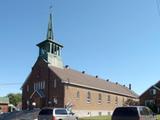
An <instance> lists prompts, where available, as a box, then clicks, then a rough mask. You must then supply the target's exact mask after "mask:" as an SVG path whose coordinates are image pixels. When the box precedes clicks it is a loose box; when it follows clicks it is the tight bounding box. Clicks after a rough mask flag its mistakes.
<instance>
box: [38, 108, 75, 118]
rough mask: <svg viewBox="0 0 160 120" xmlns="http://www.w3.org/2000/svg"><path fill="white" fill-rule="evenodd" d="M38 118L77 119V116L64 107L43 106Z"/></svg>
mask: <svg viewBox="0 0 160 120" xmlns="http://www.w3.org/2000/svg"><path fill="white" fill-rule="evenodd" d="M38 120H78V117H76V116H75V115H74V113H71V112H69V111H67V109H65V108H43V109H42V110H41V111H40V112H39V115H38Z"/></svg>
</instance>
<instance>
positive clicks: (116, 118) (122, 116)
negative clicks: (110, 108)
mask: <svg viewBox="0 0 160 120" xmlns="http://www.w3.org/2000/svg"><path fill="white" fill-rule="evenodd" d="M112 120H156V116H155V115H154V114H153V112H152V111H151V110H150V109H149V108H148V107H145V106H132V107H117V108H116V109H115V110H114V112H113V114H112Z"/></svg>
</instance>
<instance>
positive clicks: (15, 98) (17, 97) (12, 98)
mask: <svg viewBox="0 0 160 120" xmlns="http://www.w3.org/2000/svg"><path fill="white" fill-rule="evenodd" d="M7 97H8V98H9V102H10V103H11V104H13V105H15V106H17V104H18V103H19V102H22V94H21V93H16V94H15V93H9V94H8V95H7Z"/></svg>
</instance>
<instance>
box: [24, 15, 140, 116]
mask: <svg viewBox="0 0 160 120" xmlns="http://www.w3.org/2000/svg"><path fill="white" fill-rule="evenodd" d="M37 46H38V48H39V55H38V57H37V60H36V62H35V64H34V65H33V67H32V69H31V72H30V73H29V75H28V77H27V78H26V80H25V82H24V83H23V85H22V108H23V110H25V109H31V108H33V106H34V107H36V108H43V107H67V108H69V109H71V110H72V111H73V112H74V113H76V114H77V115H78V116H81V117H82V116H98V115H111V114H112V112H113V110H114V109H115V108H116V107H117V106H123V104H124V102H125V101H126V100H128V99H132V100H138V95H137V94H136V93H135V92H134V91H132V90H131V89H129V88H128V87H126V86H124V85H120V84H119V83H113V82H111V81H109V80H104V79H101V78H99V77H98V76H92V75H89V74H87V73H86V72H85V71H81V72H80V71H77V70H74V69H72V68H70V67H69V66H68V65H66V66H64V65H63V60H62V57H61V52H62V49H63V45H61V44H59V43H58V42H57V41H56V40H55V37H54V34H53V28H52V14H50V16H49V22H48V30H47V37H46V40H44V41H42V42H40V43H39V44H37ZM33 103H34V104H33Z"/></svg>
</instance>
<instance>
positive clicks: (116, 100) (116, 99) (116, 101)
mask: <svg viewBox="0 0 160 120" xmlns="http://www.w3.org/2000/svg"><path fill="white" fill-rule="evenodd" d="M115 104H118V96H116V98H115Z"/></svg>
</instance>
